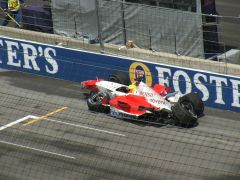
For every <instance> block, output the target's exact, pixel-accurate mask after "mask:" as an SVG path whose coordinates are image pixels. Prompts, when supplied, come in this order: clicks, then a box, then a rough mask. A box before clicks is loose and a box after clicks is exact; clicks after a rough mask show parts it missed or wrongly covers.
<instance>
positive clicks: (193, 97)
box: [179, 93, 204, 116]
mask: <svg viewBox="0 0 240 180" xmlns="http://www.w3.org/2000/svg"><path fill="white" fill-rule="evenodd" d="M179 101H180V102H186V101H187V102H190V103H191V104H192V106H193V109H194V111H195V113H196V114H197V116H201V115H202V114H203V111H204V104H203V101H202V99H201V98H200V97H199V95H198V94H197V93H189V94H186V95H184V96H183V97H181V98H180V100H179Z"/></svg>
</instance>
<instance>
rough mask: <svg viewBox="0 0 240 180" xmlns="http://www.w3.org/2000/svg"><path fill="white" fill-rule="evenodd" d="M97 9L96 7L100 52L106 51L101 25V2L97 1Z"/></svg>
mask: <svg viewBox="0 0 240 180" xmlns="http://www.w3.org/2000/svg"><path fill="white" fill-rule="evenodd" d="M95 7H96V15H97V27H98V38H99V43H100V51H104V43H103V37H102V25H101V18H100V13H99V9H100V8H99V2H98V0H95Z"/></svg>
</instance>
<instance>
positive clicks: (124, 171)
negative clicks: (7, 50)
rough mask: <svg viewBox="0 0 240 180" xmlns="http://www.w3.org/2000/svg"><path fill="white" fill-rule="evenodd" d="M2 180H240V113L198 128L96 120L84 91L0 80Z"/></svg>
mask: <svg viewBox="0 0 240 180" xmlns="http://www.w3.org/2000/svg"><path fill="white" fill-rule="evenodd" d="M0 86H1V88H0V100H1V101H0V179H4V180H20V179H24V180H26V179H29V180H32V179H34V180H35V179H50V180H51V179H64V180H65V179H69V180H71V179H74V180H75V179H164V180H165V179H216V180H217V179H220V180H223V179H226V180H229V179H234V180H236V179H240V141H239V137H240V131H239V129H240V120H239V113H234V112H228V111H222V110H216V109H209V108H207V109H206V110H205V116H203V117H202V118H200V120H199V124H198V125H197V126H196V127H193V128H189V129H186V128H177V127H155V126H151V125H147V124H143V123H136V122H131V121H124V120H120V119H116V118H112V117H109V116H107V115H105V114H100V113H94V112H90V111H89V110H88V108H87V103H86V98H85V95H84V94H85V93H86V92H85V91H83V90H81V88H80V84H79V83H72V82H68V81H63V80H57V79H50V78H44V77H40V76H33V75H30V74H24V73H19V72H0Z"/></svg>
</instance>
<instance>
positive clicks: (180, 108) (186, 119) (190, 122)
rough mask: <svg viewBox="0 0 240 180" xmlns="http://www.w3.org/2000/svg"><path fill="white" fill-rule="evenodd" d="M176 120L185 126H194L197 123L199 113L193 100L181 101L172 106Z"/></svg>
mask: <svg viewBox="0 0 240 180" xmlns="http://www.w3.org/2000/svg"><path fill="white" fill-rule="evenodd" d="M172 112H173V116H174V121H175V123H176V124H179V125H180V126H183V127H192V126H194V125H195V124H196V123H197V114H196V113H195V111H194V107H193V105H192V103H191V102H188V101H181V102H180V101H179V102H177V103H176V104H175V105H174V106H173V107H172Z"/></svg>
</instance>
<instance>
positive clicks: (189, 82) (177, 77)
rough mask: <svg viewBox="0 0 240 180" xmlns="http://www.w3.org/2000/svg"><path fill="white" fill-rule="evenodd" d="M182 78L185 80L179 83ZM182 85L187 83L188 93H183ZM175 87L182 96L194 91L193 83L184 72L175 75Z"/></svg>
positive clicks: (177, 72)
mask: <svg viewBox="0 0 240 180" xmlns="http://www.w3.org/2000/svg"><path fill="white" fill-rule="evenodd" d="M180 76H182V77H183V78H184V80H182V81H179V78H180ZM180 83H186V92H181V90H180ZM173 87H174V89H175V91H178V92H179V93H181V94H187V93H190V92H191V91H192V83H191V79H190V77H189V76H188V75H187V73H186V72H184V71H180V70H179V71H176V72H175V73H174V75H173Z"/></svg>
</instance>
